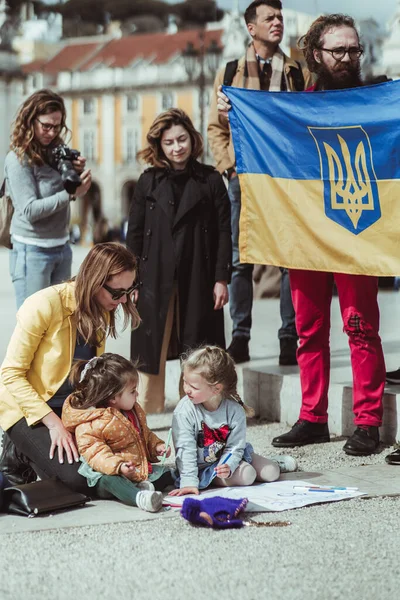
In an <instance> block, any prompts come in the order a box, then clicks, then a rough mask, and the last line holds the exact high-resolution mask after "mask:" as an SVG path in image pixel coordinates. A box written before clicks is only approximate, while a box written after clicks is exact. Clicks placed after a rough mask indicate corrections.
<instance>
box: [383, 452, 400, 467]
mask: <svg viewBox="0 0 400 600" xmlns="http://www.w3.org/2000/svg"><path fill="white" fill-rule="evenodd" d="M385 461H386V462H387V464H388V465H400V449H398V450H394V451H393V452H391V453H390V454H388V455H387V456H385Z"/></svg>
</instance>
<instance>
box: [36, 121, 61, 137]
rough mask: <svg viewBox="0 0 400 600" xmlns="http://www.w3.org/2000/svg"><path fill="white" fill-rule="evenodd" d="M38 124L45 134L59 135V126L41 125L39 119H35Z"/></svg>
mask: <svg viewBox="0 0 400 600" xmlns="http://www.w3.org/2000/svg"><path fill="white" fill-rule="evenodd" d="M36 121H37V122H38V123H40V125H41V127H42V129H43V131H44V132H45V133H49V132H50V131H54V133H56V134H57V133H60V131H61V125H53V124H52V123H43V122H42V121H41V120H40V119H38V118H37V119H36Z"/></svg>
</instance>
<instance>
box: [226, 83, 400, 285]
mask: <svg viewBox="0 0 400 600" xmlns="http://www.w3.org/2000/svg"><path fill="white" fill-rule="evenodd" d="M223 91H224V93H225V94H226V95H227V96H228V97H229V99H230V102H231V104H232V109H231V110H230V112H229V120H230V125H231V130H232V137H233V143H234V147H235V154H236V164H237V172H238V174H239V179H240V187H241V192H242V208H241V215H240V243H239V246H240V260H241V261H242V262H246V263H256V264H269V265H278V266H282V267H289V268H295V269H307V270H312V271H329V272H336V273H353V274H362V275H382V276H387V275H399V274H400V81H393V82H388V83H383V84H380V85H375V86H368V87H362V88H356V89H351V90H334V91H329V92H312V93H310V92H300V93H287V92H281V93H274V92H262V91H256V90H244V89H239V88H232V87H224V88H223Z"/></svg>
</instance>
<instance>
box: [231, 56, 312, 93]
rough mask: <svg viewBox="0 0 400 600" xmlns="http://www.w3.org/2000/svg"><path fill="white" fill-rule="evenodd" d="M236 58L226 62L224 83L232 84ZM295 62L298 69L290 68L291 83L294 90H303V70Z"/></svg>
mask: <svg viewBox="0 0 400 600" xmlns="http://www.w3.org/2000/svg"><path fill="white" fill-rule="evenodd" d="M238 63H239V61H238V59H237V58H236V59H235V60H230V61H229V62H227V63H226V67H225V73H224V85H232V81H233V78H234V77H235V73H236V71H237V67H238ZM296 63H297V64H298V65H299V68H298V69H291V70H290V74H291V76H292V79H293V85H294V89H295V90H296V92H303V91H304V83H305V82H304V75H303V70H302V68H301V65H300V63H299V62H298V61H297V60H296Z"/></svg>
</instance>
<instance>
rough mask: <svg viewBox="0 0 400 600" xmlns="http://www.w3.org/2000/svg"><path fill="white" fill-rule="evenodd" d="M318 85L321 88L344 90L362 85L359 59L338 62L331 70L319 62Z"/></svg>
mask: <svg viewBox="0 0 400 600" xmlns="http://www.w3.org/2000/svg"><path fill="white" fill-rule="evenodd" d="M317 75H318V87H319V88H320V89H323V90H345V89H348V88H355V87H360V86H362V85H363V82H362V79H361V66H360V61H357V62H345V63H344V62H338V63H337V64H336V65H335V68H334V69H333V70H331V69H328V67H327V66H326V65H325V64H324V63H320V64H319V70H318V73H317Z"/></svg>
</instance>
